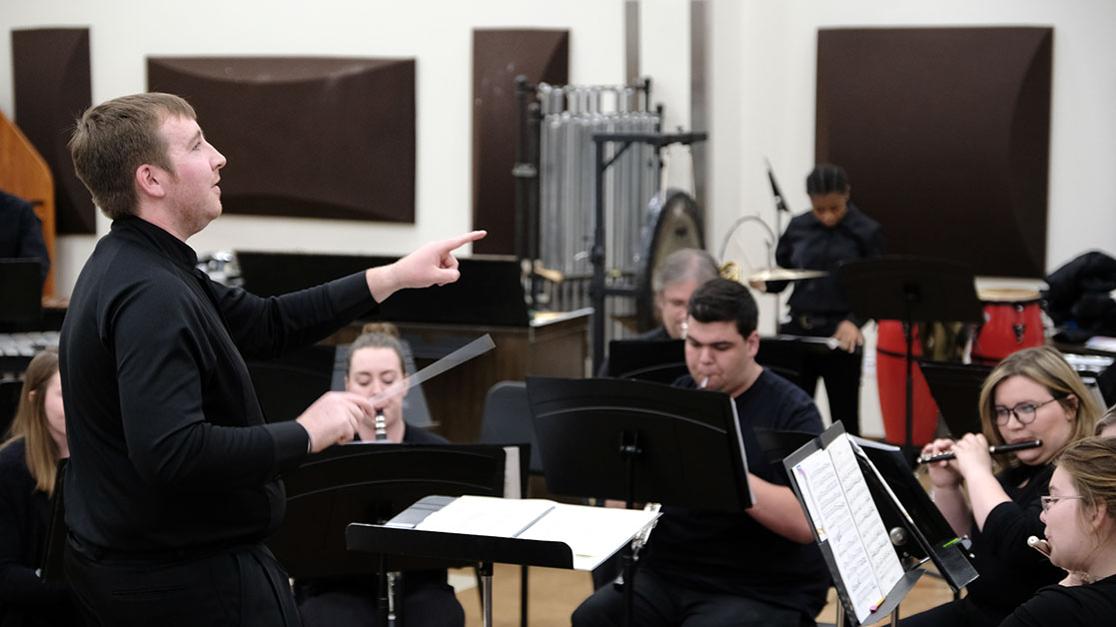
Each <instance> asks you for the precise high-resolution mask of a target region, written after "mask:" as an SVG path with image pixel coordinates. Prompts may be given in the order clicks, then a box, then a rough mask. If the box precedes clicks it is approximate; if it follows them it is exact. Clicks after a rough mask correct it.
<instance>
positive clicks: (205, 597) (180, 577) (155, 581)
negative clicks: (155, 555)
mask: <svg viewBox="0 0 1116 627" xmlns="http://www.w3.org/2000/svg"><path fill="white" fill-rule="evenodd" d="M66 576H67V577H68V578H69V580H70V584H71V585H72V586H73V589H74V593H75V595H76V596H77V598H78V601H79V602H80V604H81V606H82V610H83V611H84V612H85V614H86V622H87V623H88V624H90V625H102V626H103V627H128V626H131V625H135V626H136V627H141V626H144V627H146V626H149V625H159V626H160V627H172V626H181V627H198V626H201V625H207V626H214V627H215V626H228V627H249V626H256V625H258V626H260V627H264V626H267V627H280V626H283V627H299V626H300V625H301V623H300V621H299V616H298V609H297V608H296V607H295V601H294V596H293V595H292V594H291V588H290V580H289V579H288V578H287V573H286V572H284V571H283V568H282V567H281V566H280V565H279V563H278V562H277V561H275V556H273V555H272V554H271V551H269V550H268V549H267V547H265V546H263V545H246V546H239V547H233V548H230V549H227V550H224V551H222V552H219V553H215V554H211V555H206V556H201V557H188V558H182V559H170V560H139V559H118V558H115V557H105V556H104V555H101V554H99V553H98V552H96V551H90V550H89V549H87V548H78V547H76V546H75V544H74V541H73V540H72V539H71V541H70V542H69V543H68V546H67V547H66Z"/></svg>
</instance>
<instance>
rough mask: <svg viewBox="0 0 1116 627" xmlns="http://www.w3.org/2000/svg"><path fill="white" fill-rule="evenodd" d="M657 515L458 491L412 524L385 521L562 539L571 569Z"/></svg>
mask: <svg viewBox="0 0 1116 627" xmlns="http://www.w3.org/2000/svg"><path fill="white" fill-rule="evenodd" d="M658 517H659V514H658V513H657V512H650V511H644V510H633V509H617V508H611V507H588V506H584V505H567V504H565V503H557V502H554V501H548V500H545V499H501V498H495V497H489V496H460V497H457V498H456V499H453V501H452V502H450V503H448V504H447V505H444V506H443V507H441V509H438V510H437V511H434V512H432V513H430V514H429V515H427V516H426V517H425V518H423V519H422V520H421V521H419V522H417V524H416V523H415V522H414V521H413V520H396V519H393V520H392V521H389V522H388V523H387V524H386V525H385V526H387V527H404V528H413V529H418V530H420V531H440V532H444V533H464V534H470V535H479V536H497V537H502V538H519V539H523V540H548V541H554V542H562V543H565V544H566V545H568V546H569V547H570V550H571V551H572V552H573V567H574V568H575V569H576V570H593V569H594V568H596V567H597V566H598V565H600V564H601V563H602V562H604V561H605V560H606V559H608V558H609V557H611V556H612V555H613V554H614V553H616V552H617V551H618V550H620V549H621V548H623V547H624V545H626V544H627V543H628V542H629V541H630V540H631V539H632V538H633V537H635V536H637V535H639V534H640V533H641V532H643V531H644V530H645V529H646V528H647V527H648V526H650V525H651V524H653V523H654V522H655V520H656V519H657V518H658Z"/></svg>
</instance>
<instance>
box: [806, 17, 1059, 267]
mask: <svg viewBox="0 0 1116 627" xmlns="http://www.w3.org/2000/svg"><path fill="white" fill-rule="evenodd" d="M1052 47H1053V31H1052V29H1050V28H895V29H891V28H882V29H834V30H820V31H819V32H818V69H817V72H818V74H817V136H816V142H817V143H816V158H817V160H818V161H819V162H831V163H837V164H840V165H842V166H844V167H845V168H846V169H847V170H848V172H849V180H850V183H851V184H852V188H853V191H852V195H853V199H854V201H855V202H856V203H857V204H858V205H859V206H860V207H861V208H863V209H864V210H865V211H866V212H868V213H869V214H870V215H872V216H873V217H875V218H876V219H877V220H879V221H880V222H881V223H882V225H883V227H884V234H885V238H886V241H887V249H888V252H890V253H897V254H917V255H926V256H933V257H942V258H948V259H953V260H957V261H961V262H964V263H967V264H969V265H971V266H972V267H973V269H974V271H975V272H976V273H977V274H978V275H987V276H1021V277H1040V276H1042V275H1043V274H1044V273H1045V270H1046V224H1047V166H1048V152H1049V143H1050V85H1051V83H1050V80H1051V53H1052Z"/></svg>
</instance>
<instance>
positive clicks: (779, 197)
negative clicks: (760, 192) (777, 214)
mask: <svg viewBox="0 0 1116 627" xmlns="http://www.w3.org/2000/svg"><path fill="white" fill-rule="evenodd" d="M763 162H764V163H766V164H767V180H768V181H770V182H771V193H772V194H774V195H775V208H776V209H778V210H779V211H782V212H783V213H790V209H788V208H787V203H786V201H785V200H783V192H781V191H779V184H778V183H777V182H775V172H773V171H772V170H771V162H770V161H768V160H767V157H764V158H763Z"/></svg>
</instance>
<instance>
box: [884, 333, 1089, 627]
mask: <svg viewBox="0 0 1116 627" xmlns="http://www.w3.org/2000/svg"><path fill="white" fill-rule="evenodd" d="M1098 414H1100V408H1099V407H1098V405H1097V403H1096V401H1095V400H1094V398H1093V395H1092V394H1091V393H1090V392H1089V391H1088V390H1087V389H1086V388H1085V384H1084V383H1083V382H1082V381H1081V379H1080V377H1078V376H1077V373H1076V372H1074V370H1073V368H1071V367H1070V365H1069V364H1067V363H1066V360H1065V359H1064V358H1063V357H1062V355H1061V353H1059V352H1058V351H1056V350H1054V349H1053V348H1048V347H1041V348H1030V349H1026V350H1022V351H1019V352H1018V353H1015V354H1013V355H1010V356H1008V357H1007V358H1005V359H1004V360H1003V361H1001V362H1000V363H999V365H997V366H996V368H995V369H994V370H993V371H992V373H991V374H989V375H988V379H987V380H985V382H984V386H983V387H982V389H981V392H980V421H981V426H982V430H983V433H980V434H973V433H970V434H966V435H965V436H964V437H962V438H961V439H960V440H957V441H953V440H935V441H934V442H931V443H930V444H928V445H927V446H926V447H925V448H924V449H923V450H922V454H923V455H934V454H937V453H943V452H947V451H952V452H953V453H954V455H955V456H956V457H955V459H953V460H949V461H940V462H934V463H932V464H929V472H930V483H931V485H932V492H931V496H932V497H933V499H934V502H935V504H937V506H938V509H939V510H941V512H942V515H943V516H945V518H946V520H948V521H949V524H950V526H952V527H953V530H954V531H955V532H956V533H957V534H958V535H959V536H962V537H964V536H969V537H970V538H971V539H972V550H971V552H972V555H973V556H974V560H973V565H974V566H975V567H976V569H977V571H978V572H979V573H980V578H979V579H977V580H976V581H974V582H973V583H972V584H970V585H969V586H968V591H969V594H968V596H966V597H965V598H963V599H960V600H958V601H953V602H951V603H947V604H945V605H941V606H938V607H936V608H933V609H931V610H928V611H926V612H923V613H921V614H917V615H915V616H912V617H911V618H908V619H906V620H904V621H903V623H902V624H903V625H904V626H906V627H912V626H923V625H927V626H930V625H974V626H983V625H989V626H995V625H998V624H999V623H1000V621H1002V620H1003V619H1004V617H1006V616H1007V615H1008V614H1010V613H1011V612H1012V610H1014V609H1015V608H1016V607H1017V606H1019V604H1021V603H1023V602H1024V601H1025V600H1027V599H1029V598H1030V597H1031V596H1032V595H1033V594H1034V592H1035V590H1037V589H1039V588H1040V587H1042V586H1045V585H1049V584H1053V583H1056V582H1058V580H1059V579H1061V578H1062V576H1063V574H1062V573H1060V572H1059V571H1058V569H1056V568H1054V567H1053V566H1051V565H1050V564H1049V563H1048V562H1047V561H1046V560H1044V559H1043V558H1042V556H1041V555H1039V554H1038V553H1037V552H1035V551H1033V550H1031V549H1030V548H1028V547H1027V538H1028V536H1031V535H1037V536H1040V537H1041V536H1042V531H1043V524H1042V521H1040V520H1039V515H1040V514H1041V512H1042V504H1041V502H1040V497H1041V496H1043V495H1045V494H1046V491H1047V486H1048V484H1049V483H1050V476H1051V474H1052V473H1053V471H1054V467H1053V466H1052V465H1051V461H1052V460H1053V459H1054V458H1055V456H1057V455H1058V453H1060V452H1061V451H1062V449H1064V448H1065V447H1066V446H1067V445H1069V444H1070V443H1072V442H1075V441H1077V440H1080V439H1082V438H1085V437H1088V436H1090V435H1092V433H1093V425H1094V424H1095V423H1096V419H1097V415H1098ZM1034 439H1039V440H1042V445H1041V446H1039V447H1037V448H1030V449H1026V450H1021V451H1017V452H1014V453H1011V454H1007V455H1003V456H999V457H998V459H997V460H996V465H998V466H999V472H996V468H995V467H994V464H993V460H992V457H991V455H990V454H989V452H988V447H989V445H995V444H1004V443H1014V442H1021V441H1024V440H1034Z"/></svg>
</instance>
